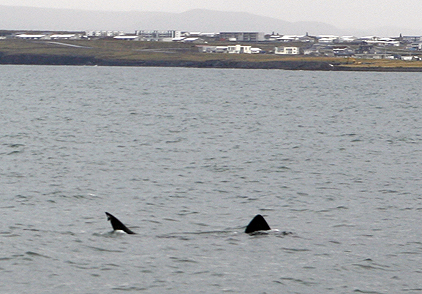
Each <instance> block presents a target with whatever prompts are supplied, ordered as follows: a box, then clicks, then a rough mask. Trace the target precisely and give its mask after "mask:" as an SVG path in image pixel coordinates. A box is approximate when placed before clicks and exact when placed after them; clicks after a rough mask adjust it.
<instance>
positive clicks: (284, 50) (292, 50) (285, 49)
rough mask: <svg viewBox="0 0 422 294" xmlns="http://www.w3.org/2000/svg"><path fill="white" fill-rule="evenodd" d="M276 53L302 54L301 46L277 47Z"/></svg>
mask: <svg viewBox="0 0 422 294" xmlns="http://www.w3.org/2000/svg"><path fill="white" fill-rule="evenodd" d="M274 54H282V55H298V54H300V48H299V47H275V48H274Z"/></svg>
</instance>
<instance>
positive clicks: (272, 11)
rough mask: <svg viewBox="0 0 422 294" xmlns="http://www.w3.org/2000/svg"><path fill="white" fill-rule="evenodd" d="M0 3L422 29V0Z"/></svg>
mask: <svg viewBox="0 0 422 294" xmlns="http://www.w3.org/2000/svg"><path fill="white" fill-rule="evenodd" d="M0 5H11V6H35V7H51V8H74V9H85V10H108V11H132V10H136V11H164V12H184V11H187V10H190V9H195V8H201V9H212V10H220V11H239V12H249V13H254V14H258V15H263V16H270V17H275V18H279V19H282V20H285V21H292V22H293V21H321V22H325V23H329V24H332V25H335V26H336V27H338V28H357V29H368V28H375V27H381V26H396V27H402V28H413V29H419V28H422V1H421V0H400V1H397V0H396V1H395V0H390V1H388V0H387V1H386V0H289V1H281V0H260V1H257V0H231V1H227V0H224V1H223V0H212V1H205V0H119V1H117V0H59V1H51V0H0Z"/></svg>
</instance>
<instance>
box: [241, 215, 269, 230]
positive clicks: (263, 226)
mask: <svg viewBox="0 0 422 294" xmlns="http://www.w3.org/2000/svg"><path fill="white" fill-rule="evenodd" d="M268 230H271V228H270V226H269V225H268V224H267V221H266V220H265V219H264V217H263V216H262V215H260V214H257V215H256V216H255V217H254V218H253V219H252V220H251V222H250V223H249V225H248V226H247V227H246V230H245V233H247V234H250V233H253V232H256V231H268Z"/></svg>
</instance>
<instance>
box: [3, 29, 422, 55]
mask: <svg viewBox="0 0 422 294" xmlns="http://www.w3.org/2000/svg"><path fill="white" fill-rule="evenodd" d="M16 39H18V40H19V39H20V40H32V41H34V40H38V41H55V42H58V41H65V40H66V41H75V40H99V39H107V40H113V41H122V42H123V41H125V42H129V41H132V42H167V43H184V44H191V45H192V46H194V47H195V48H196V49H195V50H197V52H201V53H208V54H224V53H227V54H274V55H285V56H308V57H340V58H341V57H342V58H345V57H347V58H351V57H353V58H361V59H394V60H405V61H418V60H421V58H422V36H406V35H401V34H400V35H398V36H395V37H385V36H364V37H355V36H336V35H317V36H312V35H309V34H308V33H305V34H303V35H287V34H278V33H274V32H273V33H264V32H218V33H202V32H184V31H177V30H137V31H135V32H134V33H125V32H123V31H101V30H98V31H85V32H36V31H28V32H26V31H24V32H22V31H1V32H0V41H3V42H7V40H16ZM67 45H68V46H71V43H68V44H67Z"/></svg>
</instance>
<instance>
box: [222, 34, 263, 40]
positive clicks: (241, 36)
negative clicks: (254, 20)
mask: <svg viewBox="0 0 422 294" xmlns="http://www.w3.org/2000/svg"><path fill="white" fill-rule="evenodd" d="M219 36H220V39H225V40H230V41H236V42H261V41H265V34H264V33H263V32H220V34H219Z"/></svg>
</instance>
